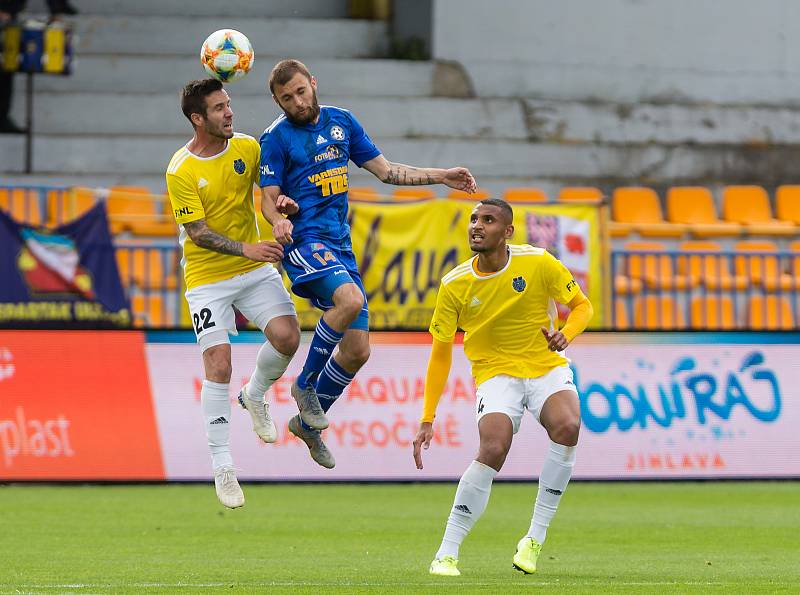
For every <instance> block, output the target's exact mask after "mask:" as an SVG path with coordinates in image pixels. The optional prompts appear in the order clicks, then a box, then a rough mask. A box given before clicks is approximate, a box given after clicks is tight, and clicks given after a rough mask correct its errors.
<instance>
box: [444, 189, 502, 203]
mask: <svg viewBox="0 0 800 595" xmlns="http://www.w3.org/2000/svg"><path fill="white" fill-rule="evenodd" d="M492 196H494V194H493V193H492V192H489V191H488V190H486V188H478V189H477V190H476V191H475V192H473V193H472V194H467V193H466V192H463V191H462V190H453V189H450V191H449V192H448V193H447V198H464V199H467V200H474V201H476V202H477V201H479V200H483V199H484V198H492Z"/></svg>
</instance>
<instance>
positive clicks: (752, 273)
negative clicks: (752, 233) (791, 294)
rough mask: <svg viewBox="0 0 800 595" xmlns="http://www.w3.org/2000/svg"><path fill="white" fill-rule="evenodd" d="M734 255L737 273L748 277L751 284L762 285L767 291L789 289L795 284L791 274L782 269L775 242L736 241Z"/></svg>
mask: <svg viewBox="0 0 800 595" xmlns="http://www.w3.org/2000/svg"><path fill="white" fill-rule="evenodd" d="M735 248H736V251H737V252H741V253H742V254H737V255H736V256H735V257H734V259H733V260H734V263H735V264H734V266H735V270H736V274H737V275H739V276H742V277H745V278H746V279H748V281H749V283H750V285H760V286H761V287H763V288H764V289H766V290H767V291H776V290H780V291H788V290H790V289H791V288H792V286H793V285H794V281H793V278H792V276H791V275H789V274H788V273H786V272H784V271H783V270H782V269H781V266H780V265H781V263H780V261H779V259H778V256H777V255H776V254H774V253H775V252H777V251H778V248H777V246H776V245H775V243H774V242H770V241H768V240H761V241H758V240H752V241H745V242H737V243H736V246H735Z"/></svg>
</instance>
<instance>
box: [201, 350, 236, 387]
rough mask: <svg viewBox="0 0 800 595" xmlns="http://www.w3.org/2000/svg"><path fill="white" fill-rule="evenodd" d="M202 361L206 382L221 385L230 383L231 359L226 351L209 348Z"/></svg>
mask: <svg viewBox="0 0 800 595" xmlns="http://www.w3.org/2000/svg"><path fill="white" fill-rule="evenodd" d="M203 361H204V363H205V369H206V378H207V379H208V380H211V381H212V382H221V383H228V382H230V381H231V372H232V369H231V359H230V357H229V356H228V352H227V351H226V350H223V349H215V348H214V347H211V348H210V349H207V350H206V351H205V352H204V353H203Z"/></svg>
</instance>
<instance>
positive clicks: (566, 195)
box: [558, 186, 603, 203]
mask: <svg viewBox="0 0 800 595" xmlns="http://www.w3.org/2000/svg"><path fill="white" fill-rule="evenodd" d="M558 201H559V202H587V203H601V202H603V193H602V192H601V191H600V189H599V188H593V187H591V186H565V187H564V188H562V189H561V190H559V191H558Z"/></svg>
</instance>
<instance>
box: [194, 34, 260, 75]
mask: <svg viewBox="0 0 800 595" xmlns="http://www.w3.org/2000/svg"><path fill="white" fill-rule="evenodd" d="M255 59H256V56H255V53H254V52H253V46H252V44H251V43H250V40H249V39H247V36H246V35H244V34H242V33H239V32H238V31H235V30H233V29H220V30H219V31H214V32H213V33H212V34H211V35H209V36H208V37H207V38H206V40H205V41H204V42H203V47H201V48H200V63H201V64H202V65H203V68H204V69H205V71H206V72H207V73H208V74H210V75H211V76H213V77H214V78H215V79H218V80H220V81H222V82H223V83H232V82H234V81H238V80H239V79H241V78H243V77H244V76H245V75H246V74H247V73H248V72H250V69H251V68H253V63H254V62H255Z"/></svg>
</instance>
